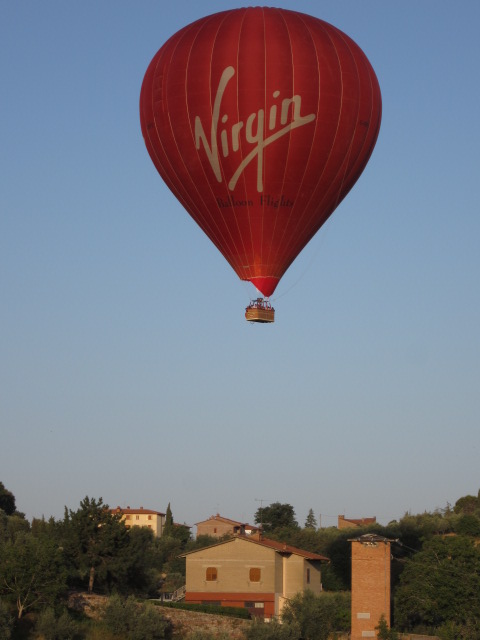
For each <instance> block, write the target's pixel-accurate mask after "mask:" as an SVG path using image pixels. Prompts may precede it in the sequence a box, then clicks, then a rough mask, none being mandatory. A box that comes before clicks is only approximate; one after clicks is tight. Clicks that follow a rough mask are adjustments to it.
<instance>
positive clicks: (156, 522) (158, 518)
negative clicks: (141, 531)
mask: <svg viewBox="0 0 480 640" xmlns="http://www.w3.org/2000/svg"><path fill="white" fill-rule="evenodd" d="M110 511H111V512H112V513H113V514H118V513H119V514H121V515H122V517H121V520H122V521H124V522H125V526H126V527H127V529H130V527H148V528H149V529H151V530H152V531H153V535H154V536H155V537H157V538H160V536H161V535H162V534H163V529H164V527H165V514H164V513H161V512H160V511H153V510H152V509H144V508H143V507H140V509H131V508H130V507H127V508H126V509H122V507H117V508H116V509H111V510H110Z"/></svg>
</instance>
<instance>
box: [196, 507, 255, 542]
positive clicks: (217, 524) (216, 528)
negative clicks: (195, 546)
mask: <svg viewBox="0 0 480 640" xmlns="http://www.w3.org/2000/svg"><path fill="white" fill-rule="evenodd" d="M196 527H197V536H204V535H207V536H212V537H213V538H221V537H222V536H224V535H227V534H229V535H236V534H245V535H247V536H248V535H251V534H252V533H256V532H258V531H260V528H259V527H255V526H254V525H251V524H247V523H246V522H238V521H237V520H230V518H224V517H223V516H221V515H220V514H219V513H217V515H215V516H210V518H208V520H202V521H201V522H197V523H196Z"/></svg>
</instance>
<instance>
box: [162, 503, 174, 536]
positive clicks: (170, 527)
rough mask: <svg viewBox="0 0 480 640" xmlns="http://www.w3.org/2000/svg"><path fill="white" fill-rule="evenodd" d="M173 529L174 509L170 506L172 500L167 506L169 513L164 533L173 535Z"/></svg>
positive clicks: (166, 517) (166, 515) (166, 516)
mask: <svg viewBox="0 0 480 640" xmlns="http://www.w3.org/2000/svg"><path fill="white" fill-rule="evenodd" d="M173 529H174V524H173V514H172V509H171V507H170V502H169V503H168V507H167V513H166V514H165V526H164V528H163V535H164V536H171V535H173Z"/></svg>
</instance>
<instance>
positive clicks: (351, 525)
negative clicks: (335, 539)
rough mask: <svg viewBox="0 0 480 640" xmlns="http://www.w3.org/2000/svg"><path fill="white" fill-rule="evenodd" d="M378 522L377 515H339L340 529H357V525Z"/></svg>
mask: <svg viewBox="0 0 480 640" xmlns="http://www.w3.org/2000/svg"><path fill="white" fill-rule="evenodd" d="M376 522H377V518H376V516H374V517H373V518H345V516H338V528H339V529H356V528H357V527H365V526H367V525H368V524H375V523H376Z"/></svg>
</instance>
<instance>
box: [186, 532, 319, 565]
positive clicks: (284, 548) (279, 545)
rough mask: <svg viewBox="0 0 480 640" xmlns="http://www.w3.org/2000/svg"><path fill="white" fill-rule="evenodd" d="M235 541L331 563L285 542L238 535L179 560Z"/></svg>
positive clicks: (191, 552) (189, 552)
mask: <svg viewBox="0 0 480 640" xmlns="http://www.w3.org/2000/svg"><path fill="white" fill-rule="evenodd" d="M234 540H245V541H246V542H251V543H252V544H258V545H260V546H262V547H268V548H269V549H273V550H274V551H276V552H277V553H293V554H295V555H297V556H300V557H302V558H306V559H307V560H319V561H321V562H329V559H328V558H327V557H326V556H321V555H320V554H318V553H313V552H312V551H305V549H297V547H292V546H290V545H288V544H285V543H284V542H278V541H277V540H270V539H269V538H263V537H262V536H259V537H257V536H256V535H255V536H252V535H250V536H247V535H236V536H232V537H231V538H229V539H228V540H222V541H221V542H217V543H216V544H211V545H209V546H208V547H202V548H201V549H195V550H194V551H187V552H186V553H182V554H181V555H180V556H178V557H179V558H184V557H185V556H188V555H190V554H193V553H199V552H201V551H204V550H205V549H212V548H213V547H219V546H221V545H222V544H230V543H231V542H233V541H234Z"/></svg>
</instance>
